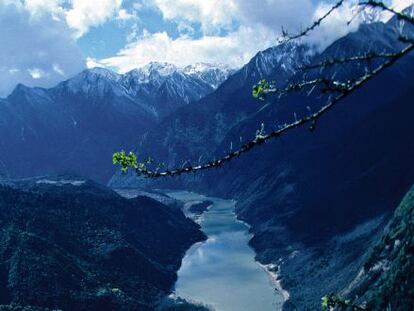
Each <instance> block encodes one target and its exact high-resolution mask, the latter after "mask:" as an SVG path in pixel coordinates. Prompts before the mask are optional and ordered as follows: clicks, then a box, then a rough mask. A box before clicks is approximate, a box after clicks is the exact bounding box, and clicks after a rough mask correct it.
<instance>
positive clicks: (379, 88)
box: [110, 18, 414, 310]
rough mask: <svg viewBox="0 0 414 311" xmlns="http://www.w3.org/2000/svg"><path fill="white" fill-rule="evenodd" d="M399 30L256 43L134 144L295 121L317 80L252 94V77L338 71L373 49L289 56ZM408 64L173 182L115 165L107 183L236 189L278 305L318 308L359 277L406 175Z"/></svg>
mask: <svg viewBox="0 0 414 311" xmlns="http://www.w3.org/2000/svg"><path fill="white" fill-rule="evenodd" d="M401 33H403V34H407V35H408V34H409V35H410V36H413V35H414V29H413V28H412V27H408V26H407V25H405V24H402V23H401V22H400V21H399V20H397V19H395V18H394V19H392V20H390V21H388V22H387V23H382V22H375V23H370V24H364V25H361V26H360V27H359V29H358V30H357V31H355V32H353V33H350V34H348V35H346V36H345V37H343V38H340V39H339V40H337V41H335V42H334V43H333V44H332V45H330V46H329V47H328V48H326V49H325V50H324V51H323V52H321V53H317V54H314V53H312V51H310V50H309V49H308V48H307V47H306V46H303V45H301V44H292V43H288V44H285V45H279V46H277V47H275V48H271V49H269V50H266V51H263V52H261V53H259V54H257V55H256V56H255V57H254V58H253V59H252V60H251V61H250V62H249V64H247V65H246V66H245V67H243V68H242V69H241V70H239V71H238V72H236V73H235V74H233V76H231V77H230V78H229V79H228V80H227V81H226V82H224V83H223V84H222V85H221V86H220V87H219V88H218V89H217V90H216V91H215V92H213V93H211V94H209V95H207V96H206V97H204V98H203V99H201V100H200V101H199V102H196V103H194V104H192V105H190V106H186V107H182V108H180V109H178V110H177V111H176V112H175V113H173V114H172V115H170V116H168V117H167V118H165V119H164V120H163V121H162V122H160V123H159V124H158V125H157V127H156V128H154V129H153V130H152V131H150V132H149V133H148V135H146V137H145V140H144V142H143V144H142V145H141V146H140V149H139V150H140V152H141V153H144V154H145V153H147V154H149V155H151V156H152V157H154V158H155V159H156V160H159V161H161V162H166V163H168V164H169V165H170V166H181V165H183V163H184V164H185V163H192V164H196V163H199V162H203V159H204V160H205V159H211V158H220V157H221V156H223V154H226V153H228V152H229V151H230V150H232V149H233V150H236V149H237V147H238V146H239V145H240V144H242V143H244V142H246V141H248V140H250V139H253V138H254V137H255V135H256V132H257V130H260V129H261V128H262V127H263V128H264V131H265V133H266V131H271V130H273V129H275V128H277V127H278V126H279V125H283V124H285V123H289V122H292V121H293V120H295V118H300V117H301V116H303V115H307V114H308V113H309V110H311V111H316V109H318V108H319V107H320V105H321V103H323V99H326V95H325V94H324V93H322V92H320V91H319V90H318V89H317V88H316V89H314V90H313V92H307V91H306V92H298V93H294V94H291V95H288V96H285V97H282V98H275V99H270V100H268V101H266V102H264V103H261V102H259V101H255V100H254V99H253V98H252V96H251V89H252V85H253V84H254V83H257V81H259V80H260V79H262V78H265V79H267V80H269V81H274V83H275V84H276V85H277V86H279V87H283V86H284V85H287V84H289V83H295V82H298V81H302V80H306V79H312V78H313V77H316V76H322V77H328V78H330V77H335V79H338V80H343V81H346V80H347V79H350V78H353V77H357V76H360V75H363V74H364V73H365V70H366V68H367V66H368V67H369V66H372V67H373V66H375V65H377V64H379V62H380V60H374V61H373V62H371V63H368V64H365V63H361V62H355V63H351V64H349V65H347V66H343V65H339V66H333V67H327V68H323V69H317V70H309V71H306V72H303V71H301V70H297V68H300V67H302V66H303V65H304V64H308V63H318V62H320V61H323V60H326V59H335V58H343V57H347V56H352V55H360V54H363V53H364V52H369V51H372V49H373V47H375V51H376V52H393V51H396V50H397V49H400V48H401V47H402V46H403V44H402V43H401V42H399V40H398V37H399V35H400V34H401ZM279 60H281V62H278V61H279ZM262 65H264V68H263V67H262ZM264 69H266V70H264ZM413 74H414V55H413V54H412V53H411V54H410V55H408V56H407V57H405V58H404V59H402V60H401V61H399V62H398V63H397V64H395V66H393V67H392V68H390V69H388V70H387V71H385V72H384V73H382V74H381V75H380V76H378V77H377V78H375V79H373V81H371V82H369V83H368V84H367V85H366V86H365V87H364V89H363V90H360V91H357V92H355V94H353V95H352V96H350V97H349V98H348V99H346V100H345V101H343V102H342V103H341V104H340V105H338V107H337V108H336V110H334V111H332V112H331V113H330V114H329V115H328V116H326V117H324V118H322V119H321V120H320V121H319V122H318V123H317V125H316V131H313V132H309V131H307V130H306V128H305V129H297V130H294V131H292V132H290V133H287V134H285V135H283V136H282V137H280V138H279V139H278V140H275V141H273V142H269V143H267V144H265V146H263V147H260V148H258V149H257V150H254V151H252V152H250V153H249V154H247V155H246V156H244V157H241V158H240V159H237V160H236V161H234V162H233V163H230V164H229V165H228V166H227V167H226V166H224V167H223V168H220V169H218V170H215V171H211V172H207V173H203V174H199V175H197V176H195V177H193V176H190V177H179V178H174V180H173V182H171V181H170V180H169V179H167V180H161V181H159V180H156V181H155V182H148V181H147V180H142V179H139V178H136V177H134V176H133V175H130V176H126V177H125V176H122V175H120V174H118V175H116V176H114V178H113V179H112V180H111V183H110V184H111V185H113V186H117V187H118V186H125V187H128V186H129V187H134V186H137V185H143V186H147V187H162V186H164V187H168V188H171V187H174V186H175V187H185V188H188V187H192V188H193V189H196V190H198V191H201V192H206V193H209V194H211V195H216V196H222V197H228V198H232V199H236V200H237V202H238V203H237V205H236V212H237V215H238V217H239V218H241V219H242V220H243V221H245V222H247V223H249V224H250V225H251V226H252V227H251V231H252V233H253V234H254V237H253V238H252V240H251V241H250V244H251V246H252V247H253V248H254V249H255V251H256V252H257V258H258V259H259V260H260V261H261V262H262V263H266V264H272V266H274V267H275V270H276V272H277V273H278V275H279V277H280V281H281V283H282V286H283V287H284V288H286V289H287V290H288V291H289V293H290V299H289V301H288V302H287V303H285V305H284V308H285V309H286V310H297V309H299V310H316V309H318V308H320V298H321V297H322V296H323V295H324V294H328V293H330V292H340V291H341V290H343V289H344V288H346V287H347V286H350V284H351V283H353V285H352V286H355V287H357V284H358V279H356V277H357V275H358V273H360V271H361V269H362V267H363V265H364V262H365V261H366V260H368V258H367V257H368V256H369V252H368V253H367V249H371V248H372V247H374V246H375V244H376V243H378V241H379V240H381V236H383V231H382V229H383V228H384V227H385V226H386V225H387V223H388V221H389V220H390V218H391V217H392V215H393V212H394V210H395V208H396V207H397V206H398V204H399V202H400V200H401V198H402V197H403V196H404V194H405V193H406V192H407V191H408V190H409V189H410V187H411V185H412V183H413V179H414V170H413V167H412V159H413V158H414V153H413V152H414V128H413V123H412V117H411V116H412V114H413V113H414V111H413V107H412V105H411V102H412V98H413V96H414V93H413V90H414V84H413V81H412V79H411V78H410V77H411V76H412V75H413ZM396 81H398V83H397V84H396ZM190 108H191V110H190ZM195 120H197V121H195ZM185 161H186V162H185ZM390 261H392V259H390ZM384 269H385V268H384ZM384 271H385V270H384ZM370 284H371V286H374V285H373V283H370ZM345 292H346V291H345ZM348 293H349V292H348ZM352 298H354V297H352ZM394 303H396V302H394ZM381 308H382V307H381V306H380V305H377V306H376V307H375V308H374V309H373V310H383V309H381ZM407 310H408V309H407Z"/></svg>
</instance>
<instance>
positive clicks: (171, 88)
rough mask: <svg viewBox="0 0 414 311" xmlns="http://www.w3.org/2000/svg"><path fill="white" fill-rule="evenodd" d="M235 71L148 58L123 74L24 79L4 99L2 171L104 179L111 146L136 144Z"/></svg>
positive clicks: (1, 108) (0, 117)
mask: <svg viewBox="0 0 414 311" xmlns="http://www.w3.org/2000/svg"><path fill="white" fill-rule="evenodd" d="M231 72H232V71H231V70H230V69H229V68H227V67H225V66H221V67H220V66H213V65H208V64H196V65H193V66H188V67H186V68H184V69H180V68H177V67H175V66H173V65H169V64H160V63H150V64H148V65H147V66H145V67H143V68H140V69H136V70H132V71H131V72H128V73H126V74H124V75H119V74H116V73H114V72H112V71H110V70H107V69H102V68H94V69H89V70H85V71H83V72H81V73H80V74H78V75H77V76H75V77H73V78H71V79H69V80H67V81H64V82H62V83H60V84H58V85H57V86H55V87H53V88H51V89H43V88H29V87H26V86H24V85H21V84H20V85H18V86H17V87H16V88H15V89H14V91H13V92H12V93H11V94H10V95H9V96H8V97H7V98H5V99H0V133H1V136H2V139H1V141H0V172H1V173H2V174H4V175H7V176H11V177H16V176H17V177H24V176H36V175H38V174H48V173H50V174H54V173H60V172H67V171H71V172H74V173H79V174H82V175H84V176H88V177H90V178H92V179H94V180H97V181H99V182H102V183H106V182H107V181H108V179H109V178H110V177H111V176H112V174H113V173H114V168H113V166H112V163H111V155H112V153H114V152H116V151H119V150H120V149H122V148H126V149H129V148H130V149H132V148H134V147H135V146H136V145H137V143H138V142H139V141H140V140H141V139H142V136H143V135H144V134H145V133H146V132H147V131H148V130H149V129H150V128H152V127H153V126H154V125H155V124H157V123H158V122H159V121H160V120H162V119H163V118H164V117H165V116H167V115H168V114H170V113H172V112H173V111H175V110H176V109H177V108H178V107H181V106H183V105H186V104H188V103H189V102H191V101H194V100H197V99H199V98H200V97H202V96H204V95H206V94H208V93H210V92H212V91H213V90H214V89H215V88H216V87H217V86H218V85H219V84H220V83H221V82H223V81H224V80H225V79H226V77H227V76H228V75H229V74H230V73H231Z"/></svg>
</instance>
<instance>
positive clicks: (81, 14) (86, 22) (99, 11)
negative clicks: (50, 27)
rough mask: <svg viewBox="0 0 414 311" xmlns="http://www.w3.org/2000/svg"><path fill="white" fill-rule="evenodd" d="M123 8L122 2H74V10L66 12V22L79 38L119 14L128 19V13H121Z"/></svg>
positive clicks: (112, 0)
mask: <svg viewBox="0 0 414 311" xmlns="http://www.w3.org/2000/svg"><path fill="white" fill-rule="evenodd" d="M121 7H122V0H72V8H71V9H69V10H68V11H67V12H66V21H67V23H68V25H69V26H70V27H71V28H73V29H75V31H76V32H75V36H76V38H79V37H81V36H82V35H84V34H85V33H86V32H88V30H89V28H90V27H93V26H98V25H101V24H103V23H105V22H106V21H108V20H110V19H111V18H116V17H118V16H120V15H119V14H121V16H123V17H126V14H125V13H126V12H122V13H119V12H120V10H121Z"/></svg>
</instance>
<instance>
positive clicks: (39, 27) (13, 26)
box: [0, 0, 85, 97]
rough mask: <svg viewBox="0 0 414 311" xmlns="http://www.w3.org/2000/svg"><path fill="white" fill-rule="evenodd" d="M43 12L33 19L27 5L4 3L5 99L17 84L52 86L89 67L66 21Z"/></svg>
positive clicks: (0, 30)
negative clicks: (86, 65)
mask: <svg viewBox="0 0 414 311" xmlns="http://www.w3.org/2000/svg"><path fill="white" fill-rule="evenodd" d="M39 3H40V2H39ZM32 5H34V2H33V3H32ZM39 5H40V4H39ZM39 8H40V7H39ZM40 12H41V11H40V9H39V11H38V13H39V14H37V13H36V15H35V16H33V12H29V11H28V7H26V6H25V5H24V4H23V2H19V1H8V2H7V3H6V1H5V0H0V46H1V49H0V96H2V97H3V96H6V95H8V94H9V93H10V91H11V90H12V89H13V88H14V86H15V85H16V84H17V83H23V84H26V85H28V86H42V87H50V86H52V85H54V84H56V83H58V82H59V81H61V80H62V79H63V78H68V77H71V76H72V75H74V74H76V73H78V72H79V71H81V70H82V69H83V68H84V67H85V62H84V59H83V57H82V55H81V53H80V51H79V49H78V48H77V47H76V45H75V43H74V41H73V39H72V37H71V31H70V30H69V29H68V27H67V25H66V24H65V22H64V21H63V20H57V19H56V18H54V17H53V16H52V15H51V13H50V12H49V13H48V12H47V10H46V9H44V10H43V11H42V13H41V14H40Z"/></svg>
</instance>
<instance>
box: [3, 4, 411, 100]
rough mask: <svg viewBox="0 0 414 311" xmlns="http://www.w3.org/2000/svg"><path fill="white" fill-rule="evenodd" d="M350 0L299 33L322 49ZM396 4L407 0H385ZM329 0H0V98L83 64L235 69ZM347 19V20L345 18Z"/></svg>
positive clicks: (338, 32)
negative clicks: (197, 65)
mask: <svg viewBox="0 0 414 311" xmlns="http://www.w3.org/2000/svg"><path fill="white" fill-rule="evenodd" d="M352 1H355V0H350V1H349V4H347V5H345V6H344V7H343V8H341V10H340V11H338V12H336V13H335V14H333V15H332V16H331V17H330V18H329V20H327V21H326V23H324V24H323V26H322V27H321V28H320V29H319V30H318V31H317V32H314V34H312V36H311V37H309V38H307V40H308V41H309V43H310V44H312V45H314V46H315V47H316V48H319V49H323V48H324V47H326V46H327V45H329V44H330V43H332V42H333V41H334V40H335V39H337V38H338V37H340V36H343V35H345V34H346V33H347V32H349V31H353V30H355V29H357V27H358V24H359V21H358V19H357V18H354V19H353V17H354V15H355V11H354V8H353V6H352ZM388 2H389V3H390V4H392V5H393V6H394V7H395V8H396V9H403V8H404V7H406V6H408V5H410V4H413V3H414V0H388ZM332 3H333V1H332V0H260V1H257V0H0V97H5V96H7V95H8V94H9V93H10V92H11V91H12V90H13V88H14V87H15V86H16V84H18V83H22V84H25V85H27V86H39V87H51V86H53V85H55V84H57V83H58V82H60V81H63V80H66V79H68V78H70V77H72V76H74V75H75V74H77V73H79V72H80V71H82V70H84V69H86V68H92V67H97V66H99V67H106V68H109V69H112V70H114V71H117V72H119V73H125V72H127V71H129V70H132V69H134V68H137V67H141V66H143V65H145V64H147V63H148V62H150V61H158V62H168V63H173V64H175V65H177V66H185V65H189V64H193V63H196V62H206V63H215V64H227V65H229V66H231V67H233V68H239V67H241V66H242V65H244V64H245V63H247V62H248V61H249V60H250V59H251V58H252V57H253V56H254V55H255V54H256V53H257V52H258V51H260V50H263V49H266V48H268V47H270V46H273V45H276V44H277V42H278V37H279V36H280V33H281V29H282V27H283V28H284V29H286V30H288V31H289V32H291V33H294V32H296V31H298V30H300V29H303V27H305V26H307V25H308V24H310V23H311V22H312V21H313V20H314V19H315V18H317V17H319V16H321V15H322V14H324V13H325V12H326V11H327V10H328V9H329V8H330V6H331V5H332ZM350 19H353V22H352V23H351V24H350V25H347V22H348V21H349V20H350Z"/></svg>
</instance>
